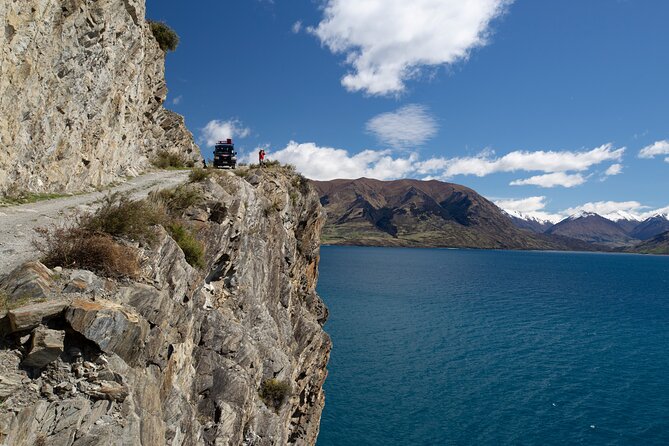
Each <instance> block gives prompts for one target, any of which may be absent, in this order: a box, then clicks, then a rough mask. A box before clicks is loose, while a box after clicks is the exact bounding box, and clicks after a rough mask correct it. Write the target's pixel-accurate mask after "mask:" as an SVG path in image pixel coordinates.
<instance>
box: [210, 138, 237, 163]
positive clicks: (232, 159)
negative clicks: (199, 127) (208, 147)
mask: <svg viewBox="0 0 669 446" xmlns="http://www.w3.org/2000/svg"><path fill="white" fill-rule="evenodd" d="M214 167H216V168H218V167H230V168H232V169H234V168H235V167H237V152H235V145H234V144H233V143H232V140H231V139H228V140H226V141H219V142H217V143H216V145H215V146H214Z"/></svg>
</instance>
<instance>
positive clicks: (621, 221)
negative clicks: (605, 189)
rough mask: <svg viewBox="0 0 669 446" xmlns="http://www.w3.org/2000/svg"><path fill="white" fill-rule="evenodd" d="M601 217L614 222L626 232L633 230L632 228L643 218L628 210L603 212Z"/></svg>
mask: <svg viewBox="0 0 669 446" xmlns="http://www.w3.org/2000/svg"><path fill="white" fill-rule="evenodd" d="M602 217H604V218H606V219H608V220H611V221H614V222H616V223H617V224H618V226H620V227H621V228H622V230H623V231H625V232H627V233H628V234H630V233H631V232H632V231H634V228H636V227H637V226H638V225H639V223H641V222H642V221H643V218H642V217H641V216H640V215H638V214H634V213H632V212H628V211H615V212H611V213H609V214H603V215H602Z"/></svg>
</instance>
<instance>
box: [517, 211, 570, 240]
mask: <svg viewBox="0 0 669 446" xmlns="http://www.w3.org/2000/svg"><path fill="white" fill-rule="evenodd" d="M504 213H505V214H506V215H508V216H509V218H511V221H513V224H514V225H516V227H518V228H520V229H529V230H530V231H533V232H537V233H539V234H543V233H544V232H546V230H547V229H548V228H550V227H551V226H553V225H554V224H555V223H557V222H558V221H560V218H558V217H556V216H552V215H550V214H544V213H542V212H528V213H525V212H520V211H514V210H504Z"/></svg>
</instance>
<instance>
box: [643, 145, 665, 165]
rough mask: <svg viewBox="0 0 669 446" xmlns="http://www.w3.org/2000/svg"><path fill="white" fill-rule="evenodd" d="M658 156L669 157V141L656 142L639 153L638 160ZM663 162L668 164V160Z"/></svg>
mask: <svg viewBox="0 0 669 446" xmlns="http://www.w3.org/2000/svg"><path fill="white" fill-rule="evenodd" d="M658 155H669V140H666V139H665V140H663V141H656V142H654V143H653V144H651V145H649V146H646V147H644V148H643V149H641V151H640V152H639V158H655V157H656V156H658ZM665 161H666V162H668V163H669V158H666V159H665Z"/></svg>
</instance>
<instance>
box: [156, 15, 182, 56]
mask: <svg viewBox="0 0 669 446" xmlns="http://www.w3.org/2000/svg"><path fill="white" fill-rule="evenodd" d="M149 25H150V26H151V32H152V33H153V37H155V38H156V40H157V41H158V45H160V49H161V50H163V51H165V52H167V51H174V50H176V49H177V46H179V36H178V35H177V33H176V32H175V31H174V30H173V29H172V28H170V27H169V26H168V25H167V23H165V22H154V21H151V20H150V21H149Z"/></svg>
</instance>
